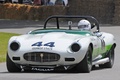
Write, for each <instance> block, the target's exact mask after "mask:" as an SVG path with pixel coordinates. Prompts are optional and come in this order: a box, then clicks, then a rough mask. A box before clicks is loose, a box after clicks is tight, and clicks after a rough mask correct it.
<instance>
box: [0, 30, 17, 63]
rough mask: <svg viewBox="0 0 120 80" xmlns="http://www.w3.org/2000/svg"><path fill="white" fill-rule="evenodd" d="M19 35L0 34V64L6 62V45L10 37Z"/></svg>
mask: <svg viewBox="0 0 120 80" xmlns="http://www.w3.org/2000/svg"><path fill="white" fill-rule="evenodd" d="M17 35H19V34H14V33H4V32H0V63H1V62H5V61H6V53H7V45H8V41H9V39H10V37H12V36H17Z"/></svg>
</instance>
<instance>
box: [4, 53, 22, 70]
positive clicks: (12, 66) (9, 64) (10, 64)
mask: <svg viewBox="0 0 120 80" xmlns="http://www.w3.org/2000/svg"><path fill="white" fill-rule="evenodd" d="M6 66H7V70H8V71H9V72H21V68H19V67H18V66H17V65H16V64H15V63H13V62H12V60H11V59H10V57H9V56H8V54H7V57H6Z"/></svg>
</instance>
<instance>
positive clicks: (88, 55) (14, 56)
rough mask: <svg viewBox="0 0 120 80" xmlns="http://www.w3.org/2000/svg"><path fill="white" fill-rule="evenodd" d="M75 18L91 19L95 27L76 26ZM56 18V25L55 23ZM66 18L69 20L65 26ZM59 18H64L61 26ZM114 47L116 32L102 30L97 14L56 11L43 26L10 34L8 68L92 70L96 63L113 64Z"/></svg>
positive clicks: (15, 69)
mask: <svg viewBox="0 0 120 80" xmlns="http://www.w3.org/2000/svg"><path fill="white" fill-rule="evenodd" d="M51 19H53V20H51ZM72 19H73V21H77V19H79V20H80V19H86V20H89V21H90V22H91V25H92V29H93V30H94V29H95V31H80V30H78V29H76V28H77V26H76V24H75V23H73V21H72ZM54 20H55V23H56V27H55V26H53V25H52V24H54ZM65 21H67V22H68V24H67V25H66V26H65V25H64V24H65ZM48 22H51V23H50V24H49V23H48ZM60 22H64V24H61V25H62V27H60ZM48 25H50V26H49V28H48ZM63 26H65V27H63ZM67 26H68V27H67ZM94 27H96V28H94ZM63 28H69V29H63ZM115 47H116V42H115V38H114V36H113V35H112V34H110V33H106V32H100V30H99V23H98V21H97V20H96V19H95V18H94V17H91V16H66V15H59V16H57V15H55V16H51V17H49V18H48V19H47V20H46V21H45V24H44V29H38V30H33V31H30V32H29V33H28V34H25V35H20V36H13V37H11V38H10V40H9V43H8V53H7V60H6V65H7V70H8V71H9V72H21V71H29V70H38V71H52V70H69V69H72V70H76V71H78V72H81V71H82V72H87V73H89V72H90V71H91V69H92V66H94V65H99V67H107V68H112V66H113V64H114V49H115Z"/></svg>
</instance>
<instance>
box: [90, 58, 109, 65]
mask: <svg viewBox="0 0 120 80" xmlns="http://www.w3.org/2000/svg"><path fill="white" fill-rule="evenodd" d="M107 62H109V58H108V57H107V58H104V59H100V60H97V61H94V62H93V63H92V65H98V64H104V63H107Z"/></svg>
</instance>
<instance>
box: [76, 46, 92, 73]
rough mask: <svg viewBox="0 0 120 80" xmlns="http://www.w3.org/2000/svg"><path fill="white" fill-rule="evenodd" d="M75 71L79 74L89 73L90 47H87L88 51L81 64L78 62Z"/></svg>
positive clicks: (90, 65)
mask: <svg viewBox="0 0 120 80" xmlns="http://www.w3.org/2000/svg"><path fill="white" fill-rule="evenodd" d="M76 69H77V71H79V72H83V73H89V72H90V71H91V69H92V48H91V46H89V47H88V51H87V53H86V55H85V57H84V59H83V60H82V62H80V63H79V64H78V65H77V67H76Z"/></svg>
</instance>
